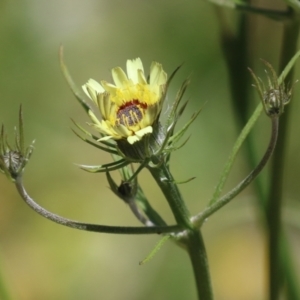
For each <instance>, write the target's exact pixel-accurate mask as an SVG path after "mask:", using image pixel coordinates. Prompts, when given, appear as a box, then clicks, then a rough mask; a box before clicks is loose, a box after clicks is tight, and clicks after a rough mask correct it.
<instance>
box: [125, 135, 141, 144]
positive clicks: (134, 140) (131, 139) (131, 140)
mask: <svg viewBox="0 0 300 300" xmlns="http://www.w3.org/2000/svg"><path fill="white" fill-rule="evenodd" d="M139 140H140V139H139V138H138V137H137V136H135V135H131V136H129V137H128V138H127V142H128V143H129V144H131V145H132V144H134V143H135V142H137V141H139Z"/></svg>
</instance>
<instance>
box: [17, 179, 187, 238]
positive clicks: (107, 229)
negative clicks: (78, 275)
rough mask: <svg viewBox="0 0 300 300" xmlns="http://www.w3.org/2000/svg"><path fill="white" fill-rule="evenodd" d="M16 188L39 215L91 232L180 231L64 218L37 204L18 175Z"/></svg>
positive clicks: (173, 226) (176, 227) (172, 226)
mask: <svg viewBox="0 0 300 300" xmlns="http://www.w3.org/2000/svg"><path fill="white" fill-rule="evenodd" d="M15 184H16V188H17V190H18V192H19V194H20V195H21V197H22V198H23V200H24V201H25V202H26V203H27V204H28V205H29V206H30V207H31V208H32V209H33V210H34V211H36V212H37V213H38V214H40V215H41V216H43V217H45V218H47V219H49V220H51V221H53V222H55V223H58V224H61V225H64V226H67V227H71V228H75V229H79V230H85V231H93V232H102V233H115V234H153V233H156V234H161V233H174V232H179V231H182V228H181V227H180V226H179V225H171V226H152V227H123V226H106V225H97V224H88V223H81V222H77V221H73V220H70V219H66V218H64V217H61V216H58V215H56V214H54V213H52V212H49V211H48V210H46V209H45V208H43V207H41V206H40V205H39V204H37V203H36V202H35V201H34V200H33V199H32V198H31V197H30V196H29V195H28V193H27V191H26V190H25V188H24V186H23V182H22V177H21V176H19V177H17V178H16V180H15Z"/></svg>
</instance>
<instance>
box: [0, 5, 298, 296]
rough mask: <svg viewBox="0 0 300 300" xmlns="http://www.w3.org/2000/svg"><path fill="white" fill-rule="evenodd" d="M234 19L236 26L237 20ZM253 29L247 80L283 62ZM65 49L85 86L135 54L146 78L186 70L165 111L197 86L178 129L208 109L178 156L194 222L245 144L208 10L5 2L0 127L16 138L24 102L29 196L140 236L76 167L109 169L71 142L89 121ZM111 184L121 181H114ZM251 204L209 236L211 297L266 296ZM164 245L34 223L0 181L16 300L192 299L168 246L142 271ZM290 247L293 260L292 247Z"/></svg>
mask: <svg viewBox="0 0 300 300" xmlns="http://www.w3.org/2000/svg"><path fill="white" fill-rule="evenodd" d="M262 2H263V1H262ZM277 2H280V1H277ZM228 14H229V16H230V19H231V20H232V24H231V25H232V26H233V28H234V25H235V20H236V16H235V15H234V13H232V12H228ZM252 20H253V22H255V23H256V24H255V27H253V35H252V37H251V38H252V40H253V43H252V44H251V49H249V51H251V52H252V53H253V54H254V57H255V60H256V61H253V66H251V68H255V65H256V62H257V61H258V59H259V58H260V57H263V58H265V59H267V60H268V61H270V62H273V61H275V62H276V60H277V56H278V52H279V50H280V49H279V45H280V38H281V37H280V34H278V33H280V30H281V25H280V24H279V23H276V22H274V21H269V20H265V19H264V18H263V17H252ZM266 37H267V40H268V43H267V44H266V43H265V41H266ZM61 43H62V44H63V45H64V48H65V60H66V63H67V64H68V67H69V70H70V72H71V73H72V75H73V78H74V80H75V81H76V82H77V83H78V85H82V84H84V83H85V82H86V81H87V80H88V79H89V78H94V79H96V80H101V79H106V80H108V81H110V79H111V78H110V76H111V75H110V69H111V68H112V67H115V66H121V67H123V68H124V67H125V62H126V60H127V59H128V58H135V57H138V56H139V57H141V58H142V60H143V62H144V63H145V66H146V65H149V63H150V62H151V61H152V60H156V61H159V62H161V63H162V64H163V66H164V69H165V70H166V71H167V72H168V73H169V74H170V73H171V72H172V71H173V70H174V69H175V68H176V67H177V66H178V65H180V64H181V63H184V65H183V67H182V69H181V70H180V72H179V73H178V75H176V77H175V78H174V81H173V82H172V85H171V87H170V92H169V95H168V103H171V102H172V99H174V97H175V93H176V89H178V88H179V87H180V84H181V82H182V81H183V80H184V79H185V78H186V77H187V76H189V75H190V74H192V75H191V79H192V83H191V85H190V88H189V90H188V92H187V95H188V97H189V98H190V99H191V101H190V104H189V107H188V108H187V111H186V112H185V117H183V120H182V124H184V123H185V122H186V121H187V120H188V118H189V117H190V115H191V114H192V113H193V112H194V111H195V110H196V109H198V108H199V107H200V106H203V104H204V103H205V102H207V105H206V106H205V107H204V110H203V111H202V112H201V114H200V116H199V117H198V119H197V120H196V121H195V123H194V125H193V126H192V128H191V129H190V133H191V134H192V136H191V139H190V141H189V142H188V144H187V145H186V146H185V147H184V148H183V149H181V150H179V151H178V153H175V154H174V157H173V160H172V162H171V168H172V170H173V171H174V176H175V178H177V179H178V180H179V181H181V180H185V179H187V178H190V177H192V176H196V177H197V178H196V179H195V180H194V181H192V182H190V183H187V184H184V185H182V186H180V187H181V190H182V192H183V195H184V197H185V199H186V201H187V204H188V206H189V207H190V209H191V211H192V212H193V213H197V212H198V211H199V210H200V208H203V207H204V204H205V203H206V201H207V200H208V199H209V198H210V196H211V194H212V192H213V188H214V187H215V184H216V181H217V179H218V177H219V174H220V171H221V170H222V167H223V164H224V162H225V160H226V158H227V156H228V154H229V151H230V148H231V146H232V144H233V142H234V139H235V137H236V136H237V134H238V132H237V130H236V129H235V127H234V124H235V123H234V115H233V113H232V106H231V104H230V98H229V90H228V86H227V83H228V82H227V74H226V69H225V65H224V61H223V57H222V54H221V51H220V46H219V37H218V22H217V17H216V15H215V14H214V10H213V7H212V6H211V5H210V4H208V3H206V2H205V1H201V0H198V1H196V0H191V1H184V0H173V1H158V0H154V1H138V0H128V1H122V0H116V1H104V0H102V1H96V0H87V1H80V0H62V1H58V0H55V1H45V0H31V1H29V0H24V1H7V0H0V121H1V122H3V123H5V125H6V129H7V130H11V131H10V135H11V136H12V133H13V127H14V126H15V125H16V124H17V122H18V108H19V105H20V104H21V103H22V104H23V111H24V119H25V135H26V137H27V142H30V141H31V140H33V139H36V143H35V151H34V154H33V156H32V158H31V161H30V163H29V164H28V166H27V168H26V173H25V178H24V179H25V184H26V186H27V188H28V191H29V192H30V193H31V195H32V196H33V197H34V198H35V199H36V200H37V201H38V202H39V203H41V204H42V205H43V206H45V207H46V208H47V209H49V210H51V211H54V212H56V213H58V214H61V215H64V216H66V217H69V218H74V219H77V220H80V221H86V222H94V223H101V224H114V225H138V223H137V221H136V220H135V219H134V217H133V216H132V215H131V213H130V211H129V209H128V208H127V207H126V206H125V204H124V203H123V202H121V201H119V200H118V199H117V198H116V197H115V196H114V195H113V193H111V191H110V190H109V189H108V183H107V182H106V179H105V175H104V174H89V173H86V172H83V171H81V170H79V169H78V168H77V167H76V166H75V165H74V163H83V164H102V163H106V162H109V161H110V160H111V158H110V157H109V156H108V155H107V154H104V153H101V152H99V151H97V150H96V149H93V148H92V147H89V146H88V145H87V144H85V143H83V142H82V141H80V140H79V139H78V138H76V136H75V135H74V134H73V133H72V132H71V130H70V127H72V123H71V121H70V118H71V117H72V118H74V119H75V120H76V121H77V122H79V123H81V124H84V123H85V121H86V117H85V113H84V112H83V111H82V109H81V107H80V106H79V105H78V104H77V102H76V101H75V99H74V98H73V96H72V94H71V92H70V91H69V89H68V87H67V84H66V83H65V81H64V79H63V76H62V75H61V71H60V69H59V63H58V48H59V45H60V44H61ZM146 72H147V71H146ZM245 72H248V71H247V70H245ZM249 76H250V75H249ZM296 77H297V76H296ZM297 89H298V87H297V86H295V94H296V97H295V98H294V99H295V100H294V103H292V105H291V106H290V107H288V108H287V109H293V114H292V117H293V119H292V120H291V131H290V147H289V151H288V165H287V168H286V176H287V178H288V180H287V181H286V183H285V204H286V206H287V209H286V211H285V214H284V217H285V219H286V220H287V224H288V225H289V226H293V227H294V228H297V227H298V230H299V223H298V224H297V222H299V221H297V218H296V217H295V216H294V215H293V214H292V213H290V211H293V209H290V208H293V205H296V204H297V201H298V205H299V200H297V199H298V198H299V197H298V195H299V194H300V190H299V189H300V187H299V184H298V178H299V175H298V174H299V173H298V172H299V167H300V166H299V165H300V160H299V155H298V153H299V147H300V145H299V139H298V136H299V132H298V130H299V118H298V117H297V116H298V113H299V109H300V107H299V101H298V102H297V95H299V93H298V92H297ZM241 101H242V99H241ZM253 101H254V102H255V101H256V102H255V103H257V101H258V100H257V99H255V98H253ZM169 106H170V104H169V105H167V107H166V109H168V107H169ZM184 118H186V119H184ZM266 124H267V126H266V128H263V127H264V126H265V125H266ZM266 130H269V128H268V123H266V122H264V121H263V120H262V121H261V122H259V124H258V125H257V126H256V128H255V129H254V132H253V135H255V136H256V138H257V151H260V153H261V151H262V149H264V147H265V146H266V143H267V141H265V139H264V136H265V134H266ZM245 169H246V167H245V163H244V162H243V157H242V154H241V157H240V159H238V161H237V163H236V168H235V170H234V173H233V174H232V177H231V179H230V180H229V182H228V185H230V184H233V182H237V180H238V179H239V178H240V177H241V176H243V175H244V174H245V172H246V170H245ZM115 179H116V180H119V178H118V173H117V172H116V174H115ZM140 181H141V183H142V185H143V187H144V188H145V192H146V194H147V196H148V198H149V199H150V200H151V203H152V204H153V206H154V207H155V208H157V210H159V211H161V212H162V214H163V215H164V216H166V219H167V220H168V221H170V222H171V221H173V220H172V217H171V214H170V212H169V208H168V206H167V204H166V202H165V200H164V199H163V196H162V195H161V194H160V192H159V191H158V189H157V188H156V187H155V184H154V182H153V181H152V180H151V179H150V176H149V174H147V172H143V173H142V175H141V178H140ZM252 203H253V193H252V189H251V188H249V189H247V191H246V192H244V193H243V194H242V195H240V196H239V197H238V199H237V200H236V201H234V203H232V204H230V205H229V206H228V207H226V208H225V209H224V210H223V211H222V212H219V213H217V214H216V215H215V216H214V217H212V218H211V219H210V220H209V221H208V223H207V225H206V227H205V228H204V238H205V239H206V241H207V250H208V256H209V260H210V265H211V273H212V274H211V275H212V281H213V284H214V288H215V293H216V298H217V299H224V300H226V299H230V300H234V299H244V300H247V299H249V300H252V299H263V298H264V291H265V285H264V275H263V274H264V268H265V265H264V263H263V259H264V244H263V242H262V241H263V239H262V235H263V232H262V231H261V228H259V227H258V226H257V225H255V224H257V223H255V222H256V221H257V215H256V211H254V209H253V207H254V206H253V205H252ZM298 219H299V218H298ZM295 232H296V234H297V231H295ZM298 234H299V231H298ZM158 239H159V237H157V236H117V235H114V236H112V235H105V234H95V233H94V234H93V233H86V232H79V231H76V230H72V229H69V228H63V227H61V226H59V225H57V224H54V223H51V222H49V221H47V220H45V219H43V218H41V217H40V216H38V215H36V214H35V213H34V212H33V211H31V210H30V209H29V208H28V207H27V206H26V205H25V204H24V203H22V202H21V201H20V197H19V196H18V195H17V193H16V191H15V190H14V187H13V185H12V184H11V183H9V182H8V181H7V179H6V178H5V177H4V176H1V177H0V252H1V253H0V256H1V264H0V265H1V268H2V270H1V272H2V275H3V277H4V280H5V282H6V283H7V286H8V288H9V290H10V293H11V295H12V298H13V299H20V300H34V299H44V300H48V299H49V300H50V299H63V300H66V299H72V300H74V299H100V298H101V299H130V300H133V299H137V300H141V299H193V298H195V295H196V291H195V287H194V278H193V274H192V269H191V267H190V262H189V261H188V257H187V255H186V254H185V253H184V252H183V251H181V250H180V249H177V248H176V247H174V246H173V245H172V244H171V243H167V244H166V245H165V246H164V247H163V248H162V250H161V251H160V252H159V253H158V254H157V255H156V256H155V258H154V259H153V260H151V262H149V263H148V264H145V265H144V266H139V264H138V263H139V261H140V260H142V259H143V258H144V257H145V256H146V255H147V254H148V252H149V251H150V250H151V249H152V247H153V246H154V245H155V244H156V243H157V241H158ZM298 240H299V239H298ZM294 243H295V245H294V247H295V248H296V249H297V248H299V246H300V245H299V243H298V245H297V242H296V239H295V242H294ZM295 252H296V251H295ZM297 264H298V265H299V264H300V261H299V259H298V261H297Z"/></svg>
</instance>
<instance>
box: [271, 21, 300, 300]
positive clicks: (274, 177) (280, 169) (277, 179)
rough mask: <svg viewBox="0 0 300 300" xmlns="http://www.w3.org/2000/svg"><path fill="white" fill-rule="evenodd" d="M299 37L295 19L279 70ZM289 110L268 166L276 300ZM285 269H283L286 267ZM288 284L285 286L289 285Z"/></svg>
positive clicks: (287, 33)
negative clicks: (269, 171) (269, 167)
mask: <svg viewBox="0 0 300 300" xmlns="http://www.w3.org/2000/svg"><path fill="white" fill-rule="evenodd" d="M298 36H299V21H298V20H297V21H291V22H288V23H286V24H285V27H284V35H283V42H282V45H283V47H282V53H281V62H280V66H281V69H283V68H284V67H285V66H286V64H287V63H288V62H289V60H290V59H291V57H292V56H293V55H294V53H295V51H296V49H297V41H298ZM292 78H293V72H290V73H289V77H288V78H287V80H288V81H290V82H291V81H292ZM291 111H292V110H291V109H289V110H287V112H286V113H285V114H284V115H283V117H282V119H281V127H280V131H279V139H278V146H277V149H276V151H275V153H274V157H273V162H272V168H271V173H270V176H271V187H270V193H269V197H268V212H267V222H268V227H269V231H268V232H269V278H270V281H269V291H270V295H269V299H270V300H277V299H279V295H280V289H281V288H282V282H283V280H282V279H283V278H282V274H283V272H282V268H283V267H284V261H282V262H280V260H279V257H280V256H279V253H280V250H279V244H280V234H281V207H282V186H283V174H284V165H285V151H286V146H287V130H288V120H289V119H290V113H291ZM284 268H285V271H287V270H286V267H284ZM287 284H288V289H289V288H293V286H292V285H290V284H289V282H287Z"/></svg>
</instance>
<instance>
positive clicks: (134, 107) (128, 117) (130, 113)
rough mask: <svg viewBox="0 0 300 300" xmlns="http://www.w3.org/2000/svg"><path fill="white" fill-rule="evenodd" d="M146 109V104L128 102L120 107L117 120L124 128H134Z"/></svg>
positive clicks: (136, 101) (135, 101) (133, 101)
mask: <svg viewBox="0 0 300 300" xmlns="http://www.w3.org/2000/svg"><path fill="white" fill-rule="evenodd" d="M146 108H147V104H146V103H141V102H140V101H139V100H137V99H133V100H131V101H128V102H126V103H124V104H123V105H121V106H120V108H119V109H118V111H117V120H118V122H119V124H122V125H124V126H134V125H136V124H137V123H138V122H139V121H141V119H142V118H143V113H142V110H145V109H146Z"/></svg>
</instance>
